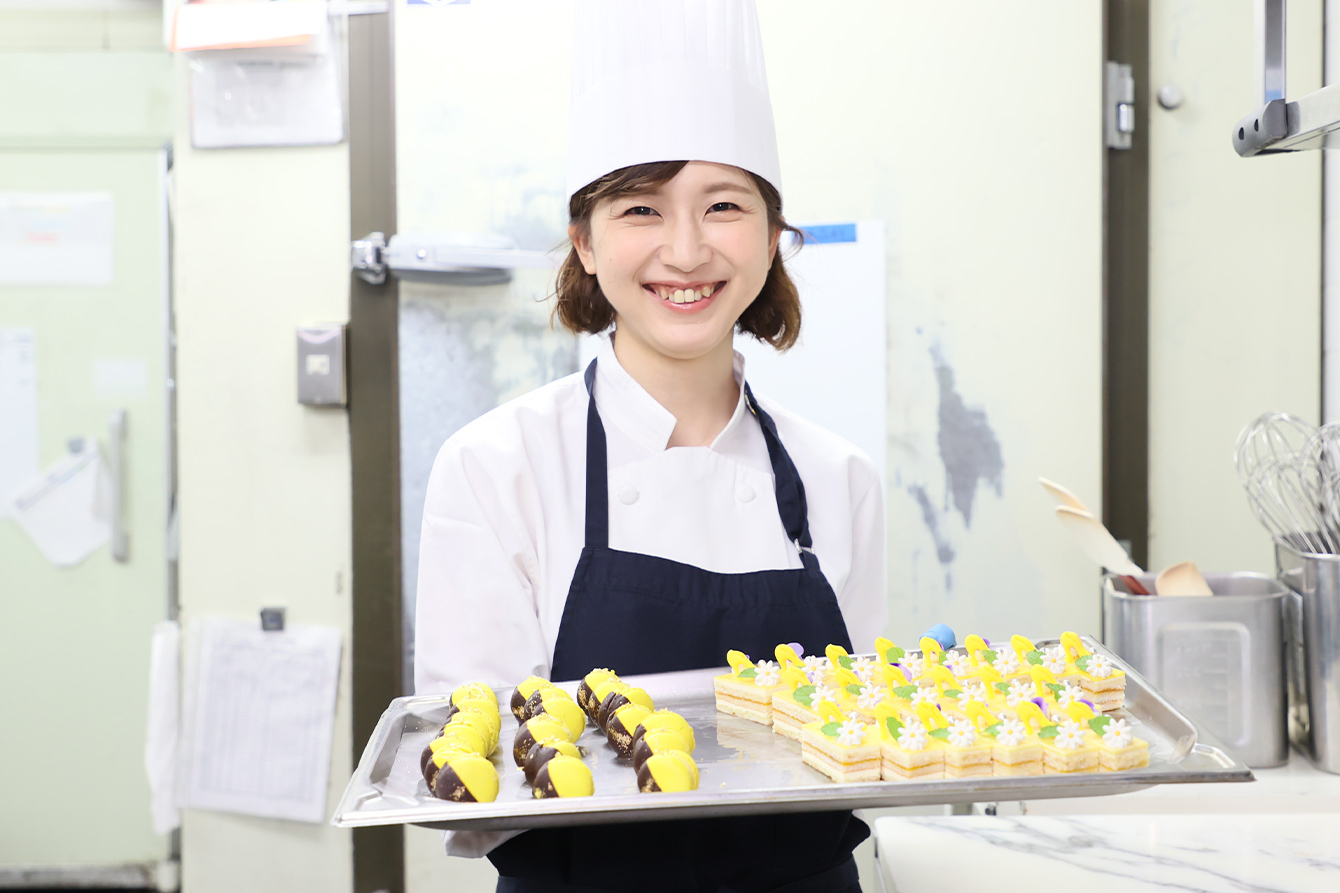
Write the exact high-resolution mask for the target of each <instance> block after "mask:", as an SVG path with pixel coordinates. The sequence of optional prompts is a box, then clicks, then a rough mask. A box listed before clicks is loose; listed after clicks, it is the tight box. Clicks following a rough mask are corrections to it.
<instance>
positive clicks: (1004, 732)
mask: <svg viewBox="0 0 1340 893" xmlns="http://www.w3.org/2000/svg"><path fill="white" fill-rule="evenodd" d="M1027 738H1028V731H1027V730H1026V729H1025V728H1024V724H1023V723H1021V722H1020V721H1019V720H1017V719H1005V720H1001V723H1000V729H999V730H997V732H996V740H997V741H999V742H1000V743H1001V744H1003V745H1005V746H1006V747H1014V746H1015V745H1017V744H1023V743H1024V741H1025V740H1026V739H1027Z"/></svg>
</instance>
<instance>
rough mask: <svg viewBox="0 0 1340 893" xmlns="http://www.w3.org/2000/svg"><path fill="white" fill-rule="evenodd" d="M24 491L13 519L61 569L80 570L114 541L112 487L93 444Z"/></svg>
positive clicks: (14, 507)
mask: <svg viewBox="0 0 1340 893" xmlns="http://www.w3.org/2000/svg"><path fill="white" fill-rule="evenodd" d="M84 443H85V444H86V445H85V447H84V449H83V451H82V452H79V453H71V454H69V455H66V456H63V457H62V458H60V459H58V460H57V461H55V462H53V463H52V464H51V465H49V466H47V468H46V470H45V471H43V472H42V474H41V476H40V477H39V478H37V479H36V480H34V481H33V482H32V483H30V484H29V485H27V486H24V487H20V488H19V491H18V492H17V493H16V494H15V496H14V499H13V501H12V502H11V503H10V513H11V514H12V515H13V517H14V520H15V521H17V522H18V524H19V527H21V528H23V532H24V533H26V534H28V536H29V538H30V539H32V541H33V543H34V545H36V546H37V548H38V551H40V552H41V553H42V555H43V556H44V557H45V558H46V559H47V561H50V562H51V563H52V564H54V565H55V566H56V567H74V566H75V565H76V564H79V563H80V562H81V561H83V560H84V559H85V558H87V557H88V556H89V555H91V554H93V552H94V550H96V549H97V548H98V547H99V546H101V545H102V544H103V543H105V542H107V541H108V540H109V539H111V536H112V527H111V490H110V487H111V482H110V480H109V476H108V474H107V465H106V463H104V462H103V461H102V452H101V450H99V449H98V442H97V441H96V440H95V439H93V438H88V439H86V440H85V441H84Z"/></svg>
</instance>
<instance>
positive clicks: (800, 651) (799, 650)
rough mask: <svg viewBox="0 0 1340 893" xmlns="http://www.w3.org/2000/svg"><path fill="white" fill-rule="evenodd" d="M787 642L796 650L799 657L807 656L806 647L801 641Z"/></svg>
mask: <svg viewBox="0 0 1340 893" xmlns="http://www.w3.org/2000/svg"><path fill="white" fill-rule="evenodd" d="M786 644H787V645H789V646H791V648H792V649H794V650H795V652H796V656H797V657H804V656H805V648H804V647H803V646H802V645H801V644H800V643H799V642H787V643H786Z"/></svg>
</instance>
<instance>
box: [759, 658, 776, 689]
mask: <svg viewBox="0 0 1340 893" xmlns="http://www.w3.org/2000/svg"><path fill="white" fill-rule="evenodd" d="M755 669H756V670H758V675H756V676H755V677H754V684H755V685H763V686H769V685H777V684H779V683H780V682H781V681H782V671H781V668H780V667H778V666H777V664H776V663H774V662H773V661H770V660H761V661H759V662H758V665H757V666H756V667H755Z"/></svg>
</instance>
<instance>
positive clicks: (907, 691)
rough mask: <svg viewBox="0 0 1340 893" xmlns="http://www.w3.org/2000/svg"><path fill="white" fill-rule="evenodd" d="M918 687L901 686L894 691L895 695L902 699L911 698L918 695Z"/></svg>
mask: <svg viewBox="0 0 1340 893" xmlns="http://www.w3.org/2000/svg"><path fill="white" fill-rule="evenodd" d="M918 687H919V686H916V685H900V686H898V687H897V688H895V689H894V690H893V693H894V694H895V695H897V696H898V697H900V698H910V697H912V696H913V695H914V694H916V693H917V688H918Z"/></svg>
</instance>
